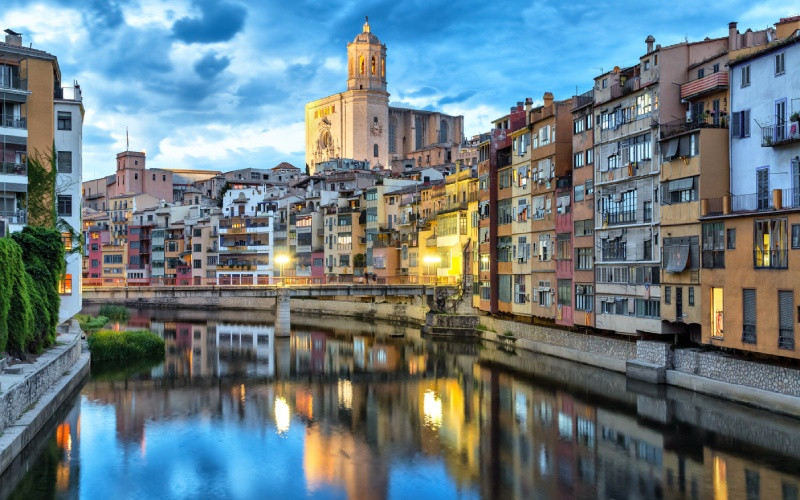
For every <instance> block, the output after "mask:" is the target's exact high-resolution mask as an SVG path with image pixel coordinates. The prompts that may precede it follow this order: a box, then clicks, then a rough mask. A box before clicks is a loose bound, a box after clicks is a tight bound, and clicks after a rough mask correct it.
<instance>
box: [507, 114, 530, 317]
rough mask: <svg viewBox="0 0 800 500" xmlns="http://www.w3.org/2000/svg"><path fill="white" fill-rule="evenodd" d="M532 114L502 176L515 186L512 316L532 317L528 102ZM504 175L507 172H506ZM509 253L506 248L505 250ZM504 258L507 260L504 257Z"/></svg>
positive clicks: (515, 138)
mask: <svg viewBox="0 0 800 500" xmlns="http://www.w3.org/2000/svg"><path fill="white" fill-rule="evenodd" d="M525 106H526V111H527V112H528V114H527V116H528V119H526V123H524V124H523V125H524V126H523V127H521V128H519V129H517V130H515V131H512V132H511V169H510V175H511V177H510V178H507V175H508V174H505V173H503V174H501V177H500V179H499V182H500V184H501V185H505V184H506V183H510V184H511V210H512V213H511V216H512V217H511V256H510V257H511V273H512V275H513V278H512V282H513V283H512V284H513V291H512V292H513V295H512V297H511V299H512V300H511V313H512V314H514V315H515V316H520V317H529V316H530V315H531V314H532V313H531V304H530V302H531V290H532V288H531V261H530V259H531V241H530V238H531V221H532V214H531V212H530V207H531V190H532V186H531V147H530V146H531V131H530V109H531V106H532V100H531V99H526V101H525ZM502 172H505V170H503V171H502ZM503 251H504V252H506V248H504V249H503ZM503 258H506V256H504V257H503Z"/></svg>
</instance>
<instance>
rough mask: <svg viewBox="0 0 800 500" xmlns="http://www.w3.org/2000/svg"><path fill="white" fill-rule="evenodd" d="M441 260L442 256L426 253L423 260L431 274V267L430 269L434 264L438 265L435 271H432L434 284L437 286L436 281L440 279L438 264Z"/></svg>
mask: <svg viewBox="0 0 800 500" xmlns="http://www.w3.org/2000/svg"><path fill="white" fill-rule="evenodd" d="M441 261H442V258H441V257H439V256H438V255H426V256H425V257H424V258H423V259H422V262H424V263H425V265H426V266H428V274H429V275H430V274H431V272H430V271H431V269H430V268H431V266H434V265H435V266H436V267H434V272H433V273H432V274H433V279H434V281H433V284H434V286H436V282H437V281H439V279H438V274H439V269H438V268H439V266H438V264H439V263H440V262H441Z"/></svg>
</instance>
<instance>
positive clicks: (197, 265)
mask: <svg viewBox="0 0 800 500" xmlns="http://www.w3.org/2000/svg"><path fill="white" fill-rule="evenodd" d="M193 264H194V265H193V267H194V268H195V269H200V268H202V267H203V261H202V260H201V259H194V263H193Z"/></svg>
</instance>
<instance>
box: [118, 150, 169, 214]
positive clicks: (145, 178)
mask: <svg viewBox="0 0 800 500" xmlns="http://www.w3.org/2000/svg"><path fill="white" fill-rule="evenodd" d="M146 160H147V158H146V156H145V153H144V152H139V151H123V152H122V153H118V154H117V172H116V179H115V182H113V183H112V184H109V185H108V188H107V192H106V197H107V199H110V198H113V197H114V196H117V195H121V194H135V193H147V194H149V195H152V196H155V197H156V198H158V199H160V200H164V201H167V202H170V203H171V202H172V201H173V178H172V175H173V174H172V171H170V170H161V169H150V170H146V169H145V163H146Z"/></svg>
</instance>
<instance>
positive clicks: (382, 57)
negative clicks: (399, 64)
mask: <svg viewBox="0 0 800 500" xmlns="http://www.w3.org/2000/svg"><path fill="white" fill-rule="evenodd" d="M347 90H379V91H382V92H386V45H383V44H382V43H381V42H380V40H378V37H377V36H375V35H374V34H372V32H371V31H370V26H369V18H366V21H365V22H364V26H363V28H362V31H361V33H359V34H358V35H357V36H356V38H355V40H353V41H352V42H351V43H348V44H347Z"/></svg>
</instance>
